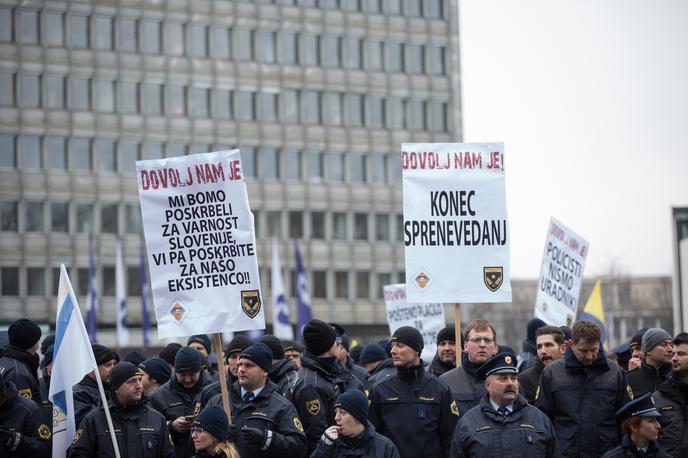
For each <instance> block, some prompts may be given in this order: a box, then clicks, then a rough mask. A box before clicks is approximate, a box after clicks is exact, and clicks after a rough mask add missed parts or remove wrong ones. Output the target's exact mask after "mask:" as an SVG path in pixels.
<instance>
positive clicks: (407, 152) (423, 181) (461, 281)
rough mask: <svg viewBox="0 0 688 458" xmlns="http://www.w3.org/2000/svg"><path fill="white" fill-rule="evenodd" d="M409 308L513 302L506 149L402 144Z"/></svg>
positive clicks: (479, 145) (491, 145)
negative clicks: (507, 206)
mask: <svg viewBox="0 0 688 458" xmlns="http://www.w3.org/2000/svg"><path fill="white" fill-rule="evenodd" d="M401 168H402V172H403V183H404V228H403V230H404V245H405V247H406V249H405V254H406V285H407V294H408V300H409V301H410V302H419V303H428V302H456V303H458V302H511V282H510V276H509V231H508V226H507V216H506V192H505V185H504V144H503V143H404V144H402V145H401Z"/></svg>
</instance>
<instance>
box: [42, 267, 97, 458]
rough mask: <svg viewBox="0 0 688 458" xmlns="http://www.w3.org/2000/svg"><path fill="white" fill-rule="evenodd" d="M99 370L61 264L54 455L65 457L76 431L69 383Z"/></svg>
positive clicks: (55, 354)
mask: <svg viewBox="0 0 688 458" xmlns="http://www.w3.org/2000/svg"><path fill="white" fill-rule="evenodd" d="M94 370H96V371H97V370H98V365H97V364H96V360H95V357H94V356H93V352H92V351H91V342H90V341H89V339H88V334H87V333H86V327H85V326H84V320H83V318H82V317H81V311H80V310H79V304H78V303H77V301H76V296H75V295H74V290H73V289H72V284H71V283H70V281H69V276H68V275H67V269H65V267H64V264H62V265H61V266H60V286H59V289H58V293H57V320H56V322H55V343H54V350H53V372H52V375H51V377H50V391H49V394H48V397H49V399H50V400H51V401H52V402H53V458H64V457H65V456H66V454H67V448H68V447H69V446H70V445H72V439H73V438H74V433H75V432H76V425H75V420H74V398H73V397H72V387H73V386H74V385H76V384H77V383H79V382H80V381H81V379H83V378H84V376H85V375H86V374H88V373H90V372H92V371H94Z"/></svg>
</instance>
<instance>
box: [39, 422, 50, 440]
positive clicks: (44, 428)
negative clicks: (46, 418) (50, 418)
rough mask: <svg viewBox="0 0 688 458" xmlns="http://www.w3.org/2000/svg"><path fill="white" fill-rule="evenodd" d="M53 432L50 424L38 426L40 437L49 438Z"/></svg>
mask: <svg viewBox="0 0 688 458" xmlns="http://www.w3.org/2000/svg"><path fill="white" fill-rule="evenodd" d="M51 435H52V434H51V433H50V428H48V425H41V426H39V427H38V437H40V438H41V439H43V440H46V441H47V440H48V439H50V436H51Z"/></svg>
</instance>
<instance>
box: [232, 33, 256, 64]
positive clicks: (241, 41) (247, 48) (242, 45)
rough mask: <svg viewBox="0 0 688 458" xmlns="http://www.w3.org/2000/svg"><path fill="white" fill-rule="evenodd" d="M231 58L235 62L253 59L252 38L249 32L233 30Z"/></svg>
mask: <svg viewBox="0 0 688 458" xmlns="http://www.w3.org/2000/svg"><path fill="white" fill-rule="evenodd" d="M232 42H233V43H232V44H233V45H234V50H233V51H234V52H233V56H234V58H235V59H236V60H251V58H252V57H253V37H252V33H251V31H250V30H245V29H234V36H233V40H232Z"/></svg>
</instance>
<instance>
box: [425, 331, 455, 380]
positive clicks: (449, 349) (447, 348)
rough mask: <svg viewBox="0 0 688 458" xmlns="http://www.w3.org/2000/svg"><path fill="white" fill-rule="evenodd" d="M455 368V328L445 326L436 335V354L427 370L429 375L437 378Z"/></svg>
mask: <svg viewBox="0 0 688 458" xmlns="http://www.w3.org/2000/svg"><path fill="white" fill-rule="evenodd" d="M455 367H456V327H454V326H453V325H452V326H447V327H445V328H443V329H441V330H440V332H438V333H437V353H436V354H435V357H434V358H433V359H432V362H431V363H430V365H429V366H428V368H427V371H428V373H429V374H432V375H434V376H435V377H439V376H440V375H442V374H444V373H445V372H448V371H450V370H452V369H454V368H455Z"/></svg>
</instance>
